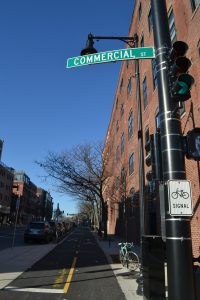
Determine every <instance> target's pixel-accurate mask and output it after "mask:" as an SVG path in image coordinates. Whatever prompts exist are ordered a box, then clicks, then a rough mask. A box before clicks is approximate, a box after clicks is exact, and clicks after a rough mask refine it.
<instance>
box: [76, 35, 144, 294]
mask: <svg viewBox="0 0 200 300" xmlns="http://www.w3.org/2000/svg"><path fill="white" fill-rule="evenodd" d="M94 40H120V41H122V42H125V43H126V44H128V45H129V46H130V47H134V48H137V47H138V35H137V33H135V34H134V36H133V37H123V36H122V37H120V36H118V37H116V36H93V35H92V34H91V33H90V34H88V39H87V42H86V48H84V49H83V50H82V51H81V55H88V54H94V53H97V52H98V51H97V50H96V49H95V48H94V46H93V45H94ZM135 79H136V102H137V115H138V155H139V200H140V253H141V267H140V277H139V278H138V289H137V294H138V295H143V255H144V254H143V236H144V234H145V222H144V212H145V202H144V191H145V177H144V176H145V175H144V174H145V172H144V149H143V126H142V110H141V94H140V73H139V60H138V59H136V61H135Z"/></svg>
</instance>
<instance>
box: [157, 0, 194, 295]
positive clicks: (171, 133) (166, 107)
mask: <svg viewBox="0 0 200 300" xmlns="http://www.w3.org/2000/svg"><path fill="white" fill-rule="evenodd" d="M151 8H152V14H153V33H154V43H155V50H156V62H157V78H158V98H159V113H160V131H161V151H162V164H163V180H164V188H165V208H166V212H165V213H166V217H165V224H166V255H167V274H168V299H169V300H194V299H195V296H194V282H193V263H192V241H191V229H190V218H189V217H181V216H180V217H173V216H171V215H170V214H169V212H168V210H169V209H168V192H167V181H168V180H170V179H171V180H178V179H180V180H181V179H186V172H185V159H184V152H183V146H182V132H181V122H180V118H179V115H177V114H174V111H175V108H176V104H175V103H174V102H173V100H172V99H171V97H170V93H169V84H168V60H167V55H168V52H169V49H170V48H171V40H170V33H169V25H168V16H167V9H166V1H165V0H162V1H158V0H151Z"/></svg>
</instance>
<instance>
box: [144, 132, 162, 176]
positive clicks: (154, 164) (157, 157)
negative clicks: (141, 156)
mask: <svg viewBox="0 0 200 300" xmlns="http://www.w3.org/2000/svg"><path fill="white" fill-rule="evenodd" d="M145 150H146V157H145V163H146V165H147V166H148V167H150V166H151V169H150V170H149V171H148V172H147V173H146V178H147V180H148V181H152V180H162V163H161V147H160V133H159V132H157V133H155V134H150V136H149V140H148V141H147V143H146V145H145Z"/></svg>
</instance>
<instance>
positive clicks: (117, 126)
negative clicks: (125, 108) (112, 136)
mask: <svg viewBox="0 0 200 300" xmlns="http://www.w3.org/2000/svg"><path fill="white" fill-rule="evenodd" d="M118 130H119V121H118V120H117V122H116V132H118Z"/></svg>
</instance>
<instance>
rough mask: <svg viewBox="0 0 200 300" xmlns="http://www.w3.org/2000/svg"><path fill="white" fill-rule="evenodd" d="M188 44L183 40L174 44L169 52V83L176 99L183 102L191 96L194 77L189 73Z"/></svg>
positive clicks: (172, 95)
mask: <svg viewBox="0 0 200 300" xmlns="http://www.w3.org/2000/svg"><path fill="white" fill-rule="evenodd" d="M187 50H188V45H187V44H186V43H185V42H183V41H177V42H175V43H174V44H173V46H172V49H171V50H170V54H169V85H170V94H171V97H172V99H173V100H174V101H177V102H179V101H180V102H183V101H186V100H188V99H190V98H191V94H190V89H191V87H192V85H193V84H194V78H193V77H192V76H191V75H190V74H188V70H189V68H190V67H191V65H192V63H191V61H190V60H189V59H188V58H187V57H185V55H186V52H187Z"/></svg>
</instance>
